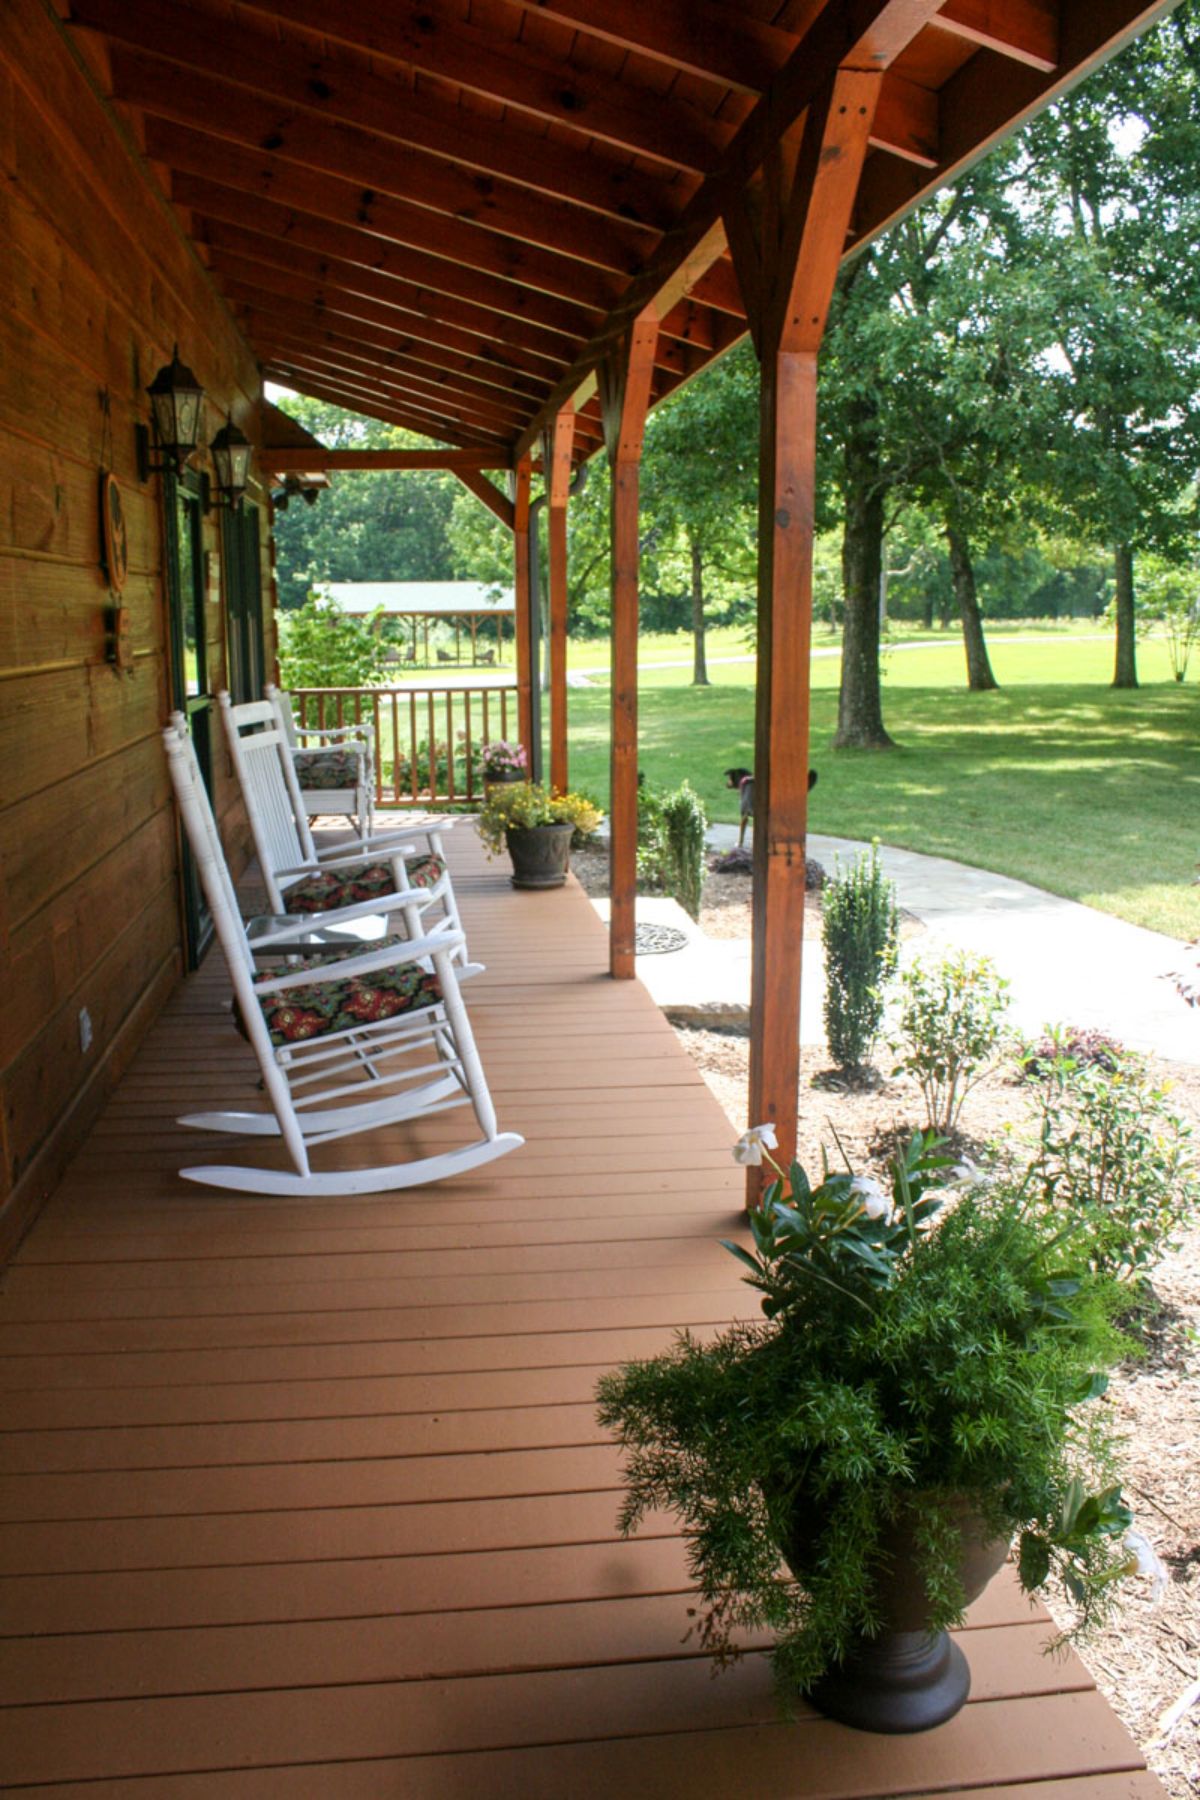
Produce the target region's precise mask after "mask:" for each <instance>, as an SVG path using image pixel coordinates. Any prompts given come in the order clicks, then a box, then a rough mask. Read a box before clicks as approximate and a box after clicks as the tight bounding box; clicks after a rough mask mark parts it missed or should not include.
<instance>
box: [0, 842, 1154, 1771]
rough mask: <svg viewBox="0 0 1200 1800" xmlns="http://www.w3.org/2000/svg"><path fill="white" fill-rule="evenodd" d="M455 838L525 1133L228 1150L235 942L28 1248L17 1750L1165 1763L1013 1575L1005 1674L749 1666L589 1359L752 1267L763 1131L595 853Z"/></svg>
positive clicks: (179, 1015) (11, 1625) (243, 1073)
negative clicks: (712, 1082) (258, 1172)
mask: <svg viewBox="0 0 1200 1800" xmlns="http://www.w3.org/2000/svg"><path fill="white" fill-rule="evenodd" d="M452 849H453V862H454V866H455V872H456V881H457V884H458V889H459V895H460V900H461V902H462V907H463V913H464V918H465V922H466V925H467V929H468V932H469V935H470V941H471V945H472V950H473V951H474V952H475V953H476V954H477V955H478V956H480V957H481V958H482V960H484V961H485V962H486V963H487V965H488V969H487V973H486V974H485V975H483V976H482V977H480V978H479V979H477V980H476V981H474V982H472V983H471V984H470V985H469V987H468V989H467V990H466V994H467V999H468V1003H469V1005H470V1007H471V1011H472V1015H473V1018H474V1021H475V1025H476V1030H477V1033H478V1036H479V1040H480V1047H481V1050H482V1053H483V1057H484V1063H485V1067H486V1068H487V1071H488V1075H489V1080H490V1082H491V1085H492V1090H493V1094H494V1096H495V1099H496V1103H497V1108H498V1111H499V1115H500V1122H501V1125H502V1127H504V1128H505V1129H512V1130H516V1131H520V1132H522V1133H524V1134H525V1135H526V1137H527V1139H528V1143H527V1145H526V1147H525V1148H524V1149H523V1150H521V1151H518V1152H517V1153H515V1154H514V1155H512V1156H510V1157H508V1158H506V1159H504V1160H502V1161H501V1162H498V1163H494V1164H492V1165H490V1166H489V1167H488V1168H485V1169H483V1170H481V1171H477V1172H476V1173H475V1174H473V1175H471V1176H469V1177H466V1178H464V1179H461V1180H460V1181H458V1182H455V1183H446V1184H443V1185H441V1186H439V1187H437V1188H436V1189H416V1190H410V1191H408V1192H406V1193H400V1194H396V1195H394V1196H392V1195H384V1196H380V1197H377V1198H373V1199H358V1200H336V1199H335V1200H306V1201H303V1202H297V1201H288V1200H267V1199H260V1198H252V1197H239V1196H230V1195H222V1194H219V1193H212V1194H208V1193H205V1192H204V1191H203V1190H200V1189H198V1188H192V1187H188V1186H187V1185H185V1184H184V1183H183V1182H181V1181H180V1180H179V1179H178V1177H177V1175H176V1170H177V1168H178V1166H179V1165H180V1163H181V1162H182V1161H183V1160H184V1159H185V1157H186V1156H188V1155H190V1154H192V1153H193V1152H194V1149H195V1146H196V1142H197V1140H196V1137H195V1134H193V1133H189V1132H184V1131H182V1130H181V1129H180V1128H179V1127H178V1126H177V1125H176V1124H175V1123H174V1120H175V1116H176V1114H177V1113H178V1112H179V1111H181V1110H183V1109H184V1108H185V1107H186V1106H189V1105H194V1104H195V1103H196V1100H197V1098H198V1097H199V1096H206V1097H210V1098H211V1099H212V1100H213V1101H214V1102H215V1101H218V1100H220V1101H222V1102H235V1103H241V1102H244V1100H245V1096H246V1083H247V1079H248V1072H249V1071H248V1058H247V1056H246V1054H245V1052H244V1050H243V1047H242V1046H241V1044H240V1041H239V1040H238V1039H237V1038H236V1037H235V1036H234V1034H233V1031H232V1028H231V1026H230V1023H229V1019H228V1012H227V987H226V981H225V976H224V970H223V967H222V966H221V964H220V960H219V957H217V956H216V955H214V956H212V957H210V959H209V962H208V964H207V965H206V967H205V968H204V970H203V971H202V972H201V973H200V974H199V975H198V976H197V977H195V978H194V979H193V980H191V981H189V982H188V983H187V984H186V986H185V987H184V988H183V989H182V990H181V991H180V992H179V993H178V994H177V996H176V997H175V999H174V1001H173V1003H172V1005H171V1006H170V1008H169V1009H168V1012H167V1014H166V1016H165V1017H164V1018H163V1019H162V1020H161V1021H160V1022H159V1023H158V1025H157V1026H156V1027H155V1029H154V1031H153V1033H152V1034H151V1037H150V1040H149V1041H148V1042H147V1044H146V1045H145V1046H144V1048H143V1050H142V1052H141V1054H140V1056H139V1058H138V1060H137V1062H136V1064H135V1066H134V1067H133V1069H132V1070H131V1071H130V1073H129V1075H128V1077H127V1078H126V1080H125V1082H124V1084H123V1087H122V1089H121V1092H120V1093H119V1094H118V1096H117V1097H116V1099H115V1100H114V1101H113V1103H112V1104H111V1106H110V1107H109V1109H108V1111H107V1113H106V1114H105V1116H104V1117H103V1119H102V1120H101V1121H100V1123H99V1124H98V1125H97V1127H96V1129H95V1131H94V1132H93V1134H92V1136H91V1139H90V1141H89V1142H88V1144H87V1146H86V1147H85V1149H84V1150H83V1152H82V1153H81V1155H80V1156H79V1158H78V1159H77V1161H76V1162H75V1164H74V1165H73V1166H72V1168H71V1170H70V1171H69V1172H68V1175H67V1177H66V1179H65V1180H64V1182H63V1184H62V1186H61V1188H60V1190H59V1192H58V1193H57V1195H56V1196H55V1198H54V1199H53V1201H52V1202H51V1203H50V1205H49V1206H48V1207H47V1209H46V1211H45V1212H44V1213H43V1215H42V1217H41V1219H40V1221H39V1223H38V1224H37V1226H36V1228H35V1230H34V1231H33V1232H32V1234H31V1235H30V1237H29V1238H28V1239H27V1240H26V1242H25V1244H24V1245H23V1247H22V1249H21V1250H20V1252H19V1254H18V1255H17V1257H16V1259H15V1261H14V1263H13V1265H12V1267H11V1269H10V1271H9V1273H8V1275H7V1278H6V1282H5V1292H4V1295H3V1298H2V1300H0V1344H2V1346H3V1349H4V1351H5V1352H6V1353H7V1354H6V1360H5V1362H4V1365H3V1370H2V1375H0V1380H2V1383H3V1388H4V1393H3V1397H2V1401H0V1414H2V1425H3V1430H2V1433H0V1457H2V1459H3V1460H2V1463H0V1468H2V1470H3V1475H2V1479H0V1495H2V1503H3V1521H4V1522H3V1523H2V1524H0V1557H2V1564H0V1620H2V1623H0V1633H3V1634H4V1638H5V1641H4V1644H3V1650H2V1664H3V1668H4V1675H3V1684H2V1701H3V1704H2V1706H0V1779H2V1780H3V1782H4V1784H5V1787H6V1789H7V1790H9V1791H11V1790H19V1789H21V1788H23V1787H28V1788H31V1789H33V1790H35V1791H36V1790H37V1789H38V1788H39V1787H44V1789H45V1791H47V1792H52V1793H53V1794H54V1795H55V1796H56V1797H57V1796H67V1795H73V1796H74V1795H78V1796H83V1795H87V1796H89V1797H90V1800H115V1797H116V1796H120V1797H122V1800H132V1797H133V1796H144V1797H145V1800H150V1797H151V1796H153V1797H154V1800H160V1797H161V1800H175V1797H179V1800H184V1797H187V1800H195V1797H198V1796H203V1797H205V1800H210V1797H211V1800H268V1797H280V1800H310V1797H311V1800H351V1797H353V1800H381V1797H383V1796H392V1795H396V1796H400V1795H403V1796H405V1797H406V1800H419V1797H421V1796H429V1797H430V1800H432V1797H434V1796H436V1800H453V1797H455V1796H464V1797H466V1796H469V1797H470V1800H477V1797H480V1796H482V1797H483V1800H542V1797H546V1800H550V1797H551V1796H553V1797H554V1800H585V1797H589V1800H590V1797H593V1796H594V1797H595V1800H612V1797H613V1796H618V1795H621V1796H630V1797H632V1800H641V1797H643V1796H645V1797H651V1796H653V1797H655V1800H657V1797H659V1796H663V1797H666V1796H674V1795H687V1796H689V1800H727V1797H728V1796H731V1795H733V1794H737V1793H749V1794H754V1795H757V1796H769V1797H772V1800H775V1797H779V1796H795V1797H796V1800H801V1797H803V1800H818V1797H821V1800H832V1797H833V1796H847V1797H848V1796H877V1797H878V1796H898V1795H919V1794H932V1793H935V1792H936V1793H938V1794H941V1795H959V1796H963V1795H966V1794H968V1793H972V1794H979V1795H980V1796H982V1794H983V1793H984V1792H985V1791H986V1794H987V1796H988V1800H1012V1797H1013V1796H1015V1795H1017V1794H1020V1795H1028V1796H1033V1795H1036V1796H1039V1797H1040V1800H1118V1797H1120V1800H1150V1796H1152V1795H1154V1794H1157V1793H1160V1792H1161V1790H1160V1789H1159V1788H1158V1786H1157V1784H1156V1783H1155V1782H1154V1781H1153V1780H1152V1779H1151V1778H1150V1777H1149V1776H1148V1775H1146V1774H1145V1773H1144V1772H1142V1765H1141V1759H1140V1757H1139V1756H1138V1753H1137V1751H1136V1749H1135V1748H1134V1746H1133V1745H1132V1743H1131V1742H1130V1740H1129V1739H1128V1737H1127V1736H1126V1734H1125V1732H1124V1731H1123V1729H1122V1728H1121V1727H1120V1725H1119V1724H1118V1723H1117V1721H1116V1720H1115V1718H1114V1717H1113V1715H1112V1713H1111V1712H1110V1711H1109V1709H1108V1707H1107V1706H1106V1704H1105V1703H1104V1701H1103V1700H1102V1699H1101V1698H1100V1697H1099V1696H1098V1695H1097V1694H1096V1692H1095V1691H1094V1688H1093V1686H1092V1683H1091V1681H1090V1679H1089V1677H1088V1675H1087V1672H1086V1671H1085V1669H1084V1668H1083V1666H1082V1664H1081V1663H1080V1662H1079V1661H1078V1659H1077V1658H1075V1657H1074V1656H1071V1655H1068V1656H1067V1657H1065V1658H1063V1659H1051V1658H1048V1657H1046V1656H1044V1655H1043V1654H1042V1649H1043V1646H1044V1644H1045V1642H1046V1639H1047V1637H1048V1635H1049V1632H1048V1627H1047V1625H1046V1622H1045V1619H1044V1616H1043V1615H1041V1614H1035V1613H1031V1612H1030V1610H1029V1608H1028V1607H1027V1605H1026V1603H1025V1602H1024V1600H1023V1599H1022V1598H1021V1596H1020V1594H1019V1593H1018V1592H1017V1590H1016V1588H1015V1585H1014V1584H1013V1583H1012V1582H1011V1581H1009V1580H1007V1579H1001V1580H1000V1581H998V1582H997V1583H995V1584H993V1588H992V1590H990V1592H989V1594H988V1595H987V1596H985V1598H984V1600H983V1601H982V1602H980V1604H979V1605H978V1606H977V1607H976V1608H975V1609H974V1610H973V1613H972V1616H971V1620H970V1623H969V1626H968V1631H969V1635H970V1639H971V1642H970V1645H969V1655H970V1661H971V1665H972V1669H973V1671H974V1682H975V1689H974V1693H973V1696H972V1699H971V1702H970V1704H969V1705H968V1707H967V1708H966V1710H965V1711H964V1712H963V1713H962V1714H961V1715H960V1717H959V1718H958V1719H956V1720H955V1721H953V1722H952V1723H951V1724H950V1725H948V1726H945V1727H943V1728H942V1729H941V1730H939V1731H936V1732H934V1733H931V1734H929V1735H927V1736H924V1737H918V1738H905V1739H894V1738H893V1739H881V1738H872V1737H866V1736H862V1735H859V1734H857V1733H854V1732H852V1731H849V1730H846V1729H844V1728H843V1727H841V1726H837V1725H833V1724H830V1723H828V1722H826V1721H824V1720H821V1719H818V1718H817V1717H815V1716H814V1715H812V1714H809V1713H807V1712H806V1711H804V1710H803V1709H802V1710H801V1714H800V1716H799V1717H798V1719H797V1720H796V1721H795V1722H794V1723H791V1724H787V1723H782V1722H780V1721H779V1719H778V1715H777V1710H776V1704H775V1700H774V1698H773V1695H772V1690H771V1681H770V1676H769V1673H768V1670H767V1668H766V1666H765V1663H764V1660H763V1658H762V1657H761V1656H758V1655H749V1656H748V1657H747V1658H746V1659H745V1660H743V1661H742V1662H741V1663H740V1664H739V1665H738V1666H737V1667H736V1668H735V1669H733V1670H732V1671H731V1672H730V1673H728V1674H726V1675H724V1676H723V1677H721V1678H720V1679H718V1680H715V1681H714V1680H712V1679H710V1675H709V1666H708V1663H707V1661H706V1660H705V1659H704V1658H703V1657H702V1656H701V1655H699V1654H698V1652H697V1647H696V1645H695V1642H694V1641H692V1640H690V1639H689V1638H688V1627H689V1618H688V1598H687V1575H686V1569H685V1564H684V1555H683V1549H682V1546H681V1544H680V1541H679V1539H678V1537H677V1536H676V1535H674V1527H673V1524H672V1522H671V1521H670V1520H669V1519H662V1520H660V1521H658V1522H657V1523H656V1524H655V1525H654V1526H653V1527H652V1528H651V1529H650V1530H648V1531H647V1532H645V1533H643V1534H642V1536H640V1537H639V1538H638V1539H637V1540H635V1541H634V1542H632V1543H629V1544H625V1543H622V1542H621V1541H620V1539H619V1538H618V1537H617V1536H616V1533H615V1531H614V1519H615V1516H616V1512H617V1506H618V1502H619V1490H620V1477H619V1471H618V1466H617V1459H616V1456H615V1453H614V1451H613V1450H612V1448H611V1447H610V1446H609V1445H608V1444H607V1443H606V1442H605V1441H604V1439H603V1437H602V1435H601V1433H600V1431H599V1429H598V1427H597V1425H596V1422H595V1417H594V1411H593V1406H592V1399H591V1396H592V1392H593V1389H594V1386H595V1382H596V1379H597V1376H598V1375H599V1374H600V1372H601V1371H602V1369H604V1368H605V1367H606V1366H607V1365H609V1364H611V1363H612V1362H614V1361H616V1360H619V1359H622V1358H627V1357H632V1356H638V1355H645V1354H649V1353H652V1352H654V1351H655V1350H657V1349H659V1348H660V1347H662V1346H663V1345H665V1344H666V1343H668V1342H669V1340H670V1337H671V1334H672V1332H673V1331H674V1330H675V1329H676V1328H678V1327H680V1326H683V1325H692V1326H696V1327H700V1328H704V1327H706V1326H709V1325H712V1324H713V1323H715V1322H720V1321H723V1320H727V1319H729V1318H731V1317H733V1316H735V1315H736V1314H746V1313H747V1312H750V1311H752V1310H753V1301H752V1297H751V1296H750V1295H749V1293H748V1292H747V1290H746V1289H745V1288H743V1287H742V1286H741V1284H740V1282H739V1280H738V1275H737V1270H736V1267H735V1265H734V1264H733V1262H732V1260H731V1259H730V1258H729V1257H728V1256H727V1255H726V1254H725V1253H724V1252H723V1251H722V1250H720V1249H719V1248H718V1245H717V1241H716V1240H717V1239H718V1238H719V1237H721V1236H722V1235H725V1234H728V1232H729V1231H730V1229H731V1228H732V1227H733V1226H734V1225H735V1224H736V1222H737V1219H738V1214H739V1211H740V1205H741V1194H742V1181H741V1176H740V1173H739V1171H737V1170H736V1169H735V1167H734V1165H733V1163H732V1161H731V1160H730V1157H729V1146H730V1143H731V1141H732V1136H733V1133H732V1131H731V1129H730V1127H729V1125H728V1123H727V1122H726V1120H725V1117H724V1115H723V1113H722V1112H721V1111H720V1109H719V1107H718V1105H717V1103H716V1101H715V1100H714V1099H713V1098H712V1096H711V1095H710V1094H709V1092H708V1090H707V1088H705V1086H704V1084H703V1083H702V1081H701V1080H700V1078H699V1076H698V1075H697V1073H696V1071H695V1069H694V1068H693V1066H692V1064H691V1063H690V1062H689V1060H688V1059H687V1057H686V1056H685V1054H684V1053H683V1051H682V1050H681V1049H680V1048H679V1046H678V1044H677V1042H676V1039H675V1037H674V1034H673V1033H672V1031H671V1030H670V1028H669V1027H668V1026H667V1025H666V1024H665V1023H664V1021H663V1020H662V1017H661V1015H660V1014H659V1013H658V1011H657V1010H656V1008H655V1007H654V1005H653V1004H652V1002H651V1001H650V999H649V997H648V996H647V995H646V993H645V991H644V990H643V989H642V988H641V986H640V985H639V984H637V983H633V982H623V983H614V982H610V981H609V980H608V979H607V977H606V975H605V974H604V970H605V967H606V940H605V937H604V933H603V930H602V928H601V926H600V925H599V923H598V922H597V920H596V918H595V916H594V914H593V912H592V909H591V907H590V905H589V904H588V902H587V900H586V898H585V897H584V896H583V894H582V893H581V892H580V891H579V890H578V889H577V888H575V887H574V886H571V887H569V888H568V889H567V891H565V892H561V893H557V894H555V893H551V894H520V895H519V894H516V893H514V892H513V890H512V889H511V888H510V887H509V885H508V882H507V879H506V876H505V874H504V872H503V871H502V870H501V868H500V866H499V865H498V864H493V865H490V866H489V865H487V864H485V863H484V862H483V860H482V857H481V855H480V853H479V851H478V848H477V846H476V844H475V841H474V839H473V838H469V837H467V835H466V834H465V833H460V834H458V836H457V839H455V840H452ZM460 1116H462V1115H456V1114H452V1115H450V1120H454V1119H455V1118H456V1117H460ZM421 1129H422V1130H423V1131H424V1132H426V1133H429V1134H430V1135H431V1136H436V1134H437V1132H439V1131H440V1132H443V1133H444V1132H446V1131H448V1130H453V1129H454V1126H453V1125H448V1124H446V1123H445V1122H443V1121H441V1120H439V1121H435V1122H433V1124H432V1125H429V1126H426V1127H424V1128H421ZM391 1135H392V1136H393V1137H394V1138H396V1139H397V1141H398V1142H400V1143H402V1142H403V1138H404V1134H403V1133H402V1132H400V1131H396V1132H393V1133H392V1134H391ZM401 1153H403V1150H402V1151H401Z"/></svg>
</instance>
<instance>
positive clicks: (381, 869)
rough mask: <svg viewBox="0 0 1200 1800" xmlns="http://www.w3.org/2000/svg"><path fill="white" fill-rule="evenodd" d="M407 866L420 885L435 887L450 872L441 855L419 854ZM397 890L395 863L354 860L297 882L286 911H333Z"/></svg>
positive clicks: (414, 882)
mask: <svg viewBox="0 0 1200 1800" xmlns="http://www.w3.org/2000/svg"><path fill="white" fill-rule="evenodd" d="M405 869H406V873H407V875H408V885H409V886H410V887H417V888H431V887H434V886H435V885H436V884H437V882H439V881H440V880H441V878H442V876H443V875H444V874H445V873H446V865H445V863H444V862H443V861H442V859H441V857H440V856H415V857H413V859H412V861H411V862H409V863H406V865H405ZM395 892H396V883H395V880H394V878H393V875H392V865H391V863H388V862H374V863H354V864H352V865H351V866H350V867H349V868H345V869H338V870H333V869H320V870H318V871H316V872H315V873H314V874H312V875H305V876H303V877H302V879H301V880H299V881H297V882H293V884H292V886H291V887H290V888H288V889H286V891H285V893H284V896H283V910H284V911H285V912H287V913H319V912H331V911H333V910H335V909H336V908H337V907H339V906H353V905H354V903H355V902H356V901H358V900H377V899H378V898H379V896H380V894H394V893H395Z"/></svg>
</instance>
